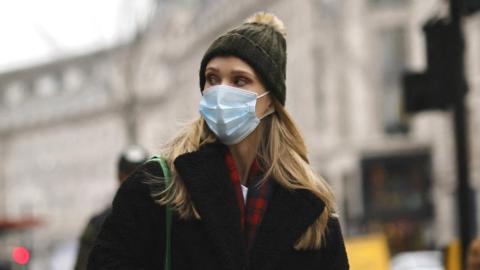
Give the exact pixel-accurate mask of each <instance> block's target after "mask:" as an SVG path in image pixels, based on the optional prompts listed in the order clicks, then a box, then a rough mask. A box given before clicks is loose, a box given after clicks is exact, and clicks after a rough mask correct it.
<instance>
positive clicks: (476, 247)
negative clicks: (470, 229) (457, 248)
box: [466, 238, 480, 270]
mask: <svg viewBox="0 0 480 270" xmlns="http://www.w3.org/2000/svg"><path fill="white" fill-rule="evenodd" d="M466 270H480V238H477V239H475V240H473V241H472V242H471V243H470V245H469V246H468V253H467V268H466Z"/></svg>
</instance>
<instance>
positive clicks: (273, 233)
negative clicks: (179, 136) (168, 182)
mask: <svg viewBox="0 0 480 270" xmlns="http://www.w3.org/2000/svg"><path fill="white" fill-rule="evenodd" d="M225 149H226V148H225V146H223V145H222V144H219V143H214V144H208V145H205V146H202V147H201V148H200V149H199V150H198V151H196V152H192V153H187V154H184V155H181V156H179V157H178V158H177V159H176V160H175V162H174V165H175V168H176V170H177V172H178V174H179V175H180V177H181V178H182V180H183V181H184V183H185V186H186V188H187V191H188V192H189V194H190V196H191V199H192V201H193V203H194V205H195V207H196V209H197V211H198V213H199V214H200V216H201V220H182V219H179V218H178V216H176V215H175V214H174V215H173V223H172V224H173V225H172V269H174V270H187V269H188V270H194V269H209V270H214V269H215V270H216V269H219V270H220V269H224V270H240V269H251V270H274V269H276V270H282V269H285V270H287V269H288V270H292V269H296V270H307V269H312V270H313V269H318V270H320V269H324V270H343V269H348V260H347V255H346V252H345V246H344V242H343V238H342V234H341V231H340V226H339V223H338V220H337V219H336V218H330V220H329V222H328V230H327V234H326V245H325V246H324V247H322V248H321V249H318V250H307V251H304V250H303V251H297V250H294V249H293V246H294V243H295V242H296V240H298V239H299V238H300V236H301V235H302V234H303V233H304V232H305V230H306V229H307V228H308V227H309V226H310V225H311V224H312V223H313V222H314V221H315V220H316V219H317V218H318V217H319V216H320V215H321V213H322V211H323V209H324V206H325V205H324V203H323V201H322V200H321V199H319V198H318V197H316V196H315V195H314V194H313V193H311V192H310V191H306V190H295V191H290V190H287V189H285V188H283V187H281V186H280V185H278V184H274V189H273V194H272V197H271V200H270V202H269V204H268V206H267V209H266V212H265V214H264V218H263V221H262V224H261V225H260V226H259V228H258V231H257V234H256V238H255V240H254V243H253V247H252V250H251V252H250V254H246V251H245V247H244V236H243V233H242V231H241V228H240V210H239V209H238V204H237V201H236V200H237V199H236V196H235V191H234V188H233V186H232V184H231V181H230V178H229V172H228V168H227V165H226V164H225V161H224V153H225V152H224V151H225ZM145 172H147V173H149V174H154V175H157V176H161V175H162V171H161V168H160V166H159V165H158V164H157V163H156V162H153V161H151V162H147V163H146V164H144V165H142V166H141V167H140V168H139V169H137V171H136V172H135V173H134V174H133V175H132V176H130V177H129V178H128V179H127V180H126V181H125V182H124V183H123V184H122V186H121V187H120V189H119V190H118V192H117V194H116V196H115V199H114V201H113V209H112V212H111V214H110V215H109V216H108V217H107V218H106V220H105V222H104V224H103V227H102V230H101V232H100V234H99V236H98V238H97V240H96V243H95V246H94V248H93V250H92V251H91V253H90V258H89V264H88V269H89V270H96V269H102V270H113V269H116V270H118V269H125V270H140V269H142V270H147V269H148V270H161V269H163V261H164V252H165V249H164V244H165V218H164V217H165V208H164V207H162V206H159V205H158V204H156V203H155V202H154V200H153V199H152V198H151V196H150V188H149V186H148V185H147V184H145V183H144V181H145V179H146V178H147V176H146V174H145ZM270 180H272V179H270ZM272 181H273V180H272Z"/></svg>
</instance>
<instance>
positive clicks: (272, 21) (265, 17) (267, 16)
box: [245, 12, 287, 37]
mask: <svg viewBox="0 0 480 270" xmlns="http://www.w3.org/2000/svg"><path fill="white" fill-rule="evenodd" d="M245 23H256V24H264V25H268V26H270V27H272V28H273V29H274V30H275V31H277V32H279V33H280V34H282V36H283V37H286V36H287V31H286V30H285V26H284V25H283V22H282V21H281V20H280V19H279V18H278V17H277V16H275V15H273V14H272V13H268V12H257V13H255V14H253V15H252V16H250V17H248V18H247V19H246V20H245Z"/></svg>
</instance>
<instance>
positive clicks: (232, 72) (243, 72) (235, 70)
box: [205, 67, 255, 77]
mask: <svg viewBox="0 0 480 270" xmlns="http://www.w3.org/2000/svg"><path fill="white" fill-rule="evenodd" d="M209 70H211V71H215V72H219V69H218V68H215V67H207V68H206V69H205V72H207V71H209ZM230 73H231V74H234V75H235V74H241V75H242V74H243V75H249V76H253V77H255V74H252V73H251V72H249V71H246V70H242V69H234V70H232V71H231V72H230Z"/></svg>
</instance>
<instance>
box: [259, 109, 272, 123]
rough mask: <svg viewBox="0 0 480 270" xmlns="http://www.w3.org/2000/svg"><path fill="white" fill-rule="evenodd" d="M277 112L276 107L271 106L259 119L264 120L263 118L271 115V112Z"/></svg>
mask: <svg viewBox="0 0 480 270" xmlns="http://www.w3.org/2000/svg"><path fill="white" fill-rule="evenodd" d="M274 112H275V108H274V107H273V106H271V107H270V109H268V110H267V111H266V112H265V113H264V114H263V115H262V117H260V118H259V119H258V120H262V119H263V118H265V117H267V116H269V115H270V114H272V113H274Z"/></svg>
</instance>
